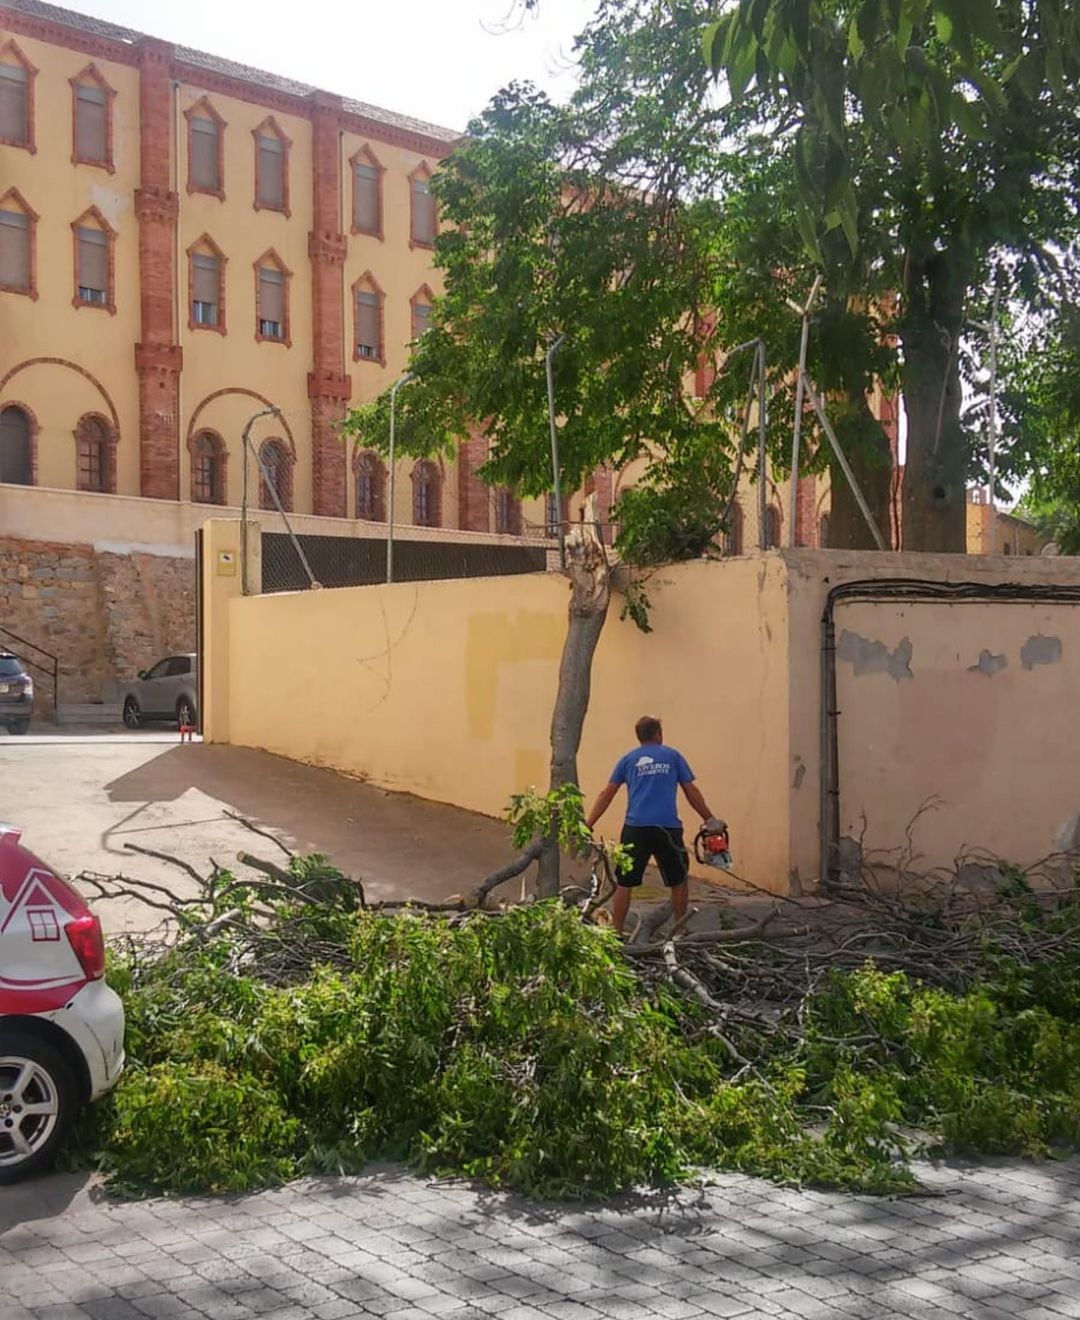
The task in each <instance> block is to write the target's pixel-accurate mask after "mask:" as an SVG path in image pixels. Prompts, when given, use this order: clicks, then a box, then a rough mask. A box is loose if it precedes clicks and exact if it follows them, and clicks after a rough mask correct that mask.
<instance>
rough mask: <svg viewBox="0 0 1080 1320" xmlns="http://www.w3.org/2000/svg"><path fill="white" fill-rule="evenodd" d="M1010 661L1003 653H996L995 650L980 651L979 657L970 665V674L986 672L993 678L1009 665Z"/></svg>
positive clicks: (988, 676) (987, 675)
mask: <svg viewBox="0 0 1080 1320" xmlns="http://www.w3.org/2000/svg"><path fill="white" fill-rule="evenodd" d="M1008 664H1009V661H1008V659H1007V658H1006V657H1005V656H1003V655H995V654H994V652H993V651H986V650H983V651H980V652H979V659H978V661H977V662H976V663H975V664H973V665H968V673H969V674H985V675H986V677H987V678H993V677H994V675H995V674H1000V673H1001V671H1002V670H1003V669H1005V668H1007V667H1008Z"/></svg>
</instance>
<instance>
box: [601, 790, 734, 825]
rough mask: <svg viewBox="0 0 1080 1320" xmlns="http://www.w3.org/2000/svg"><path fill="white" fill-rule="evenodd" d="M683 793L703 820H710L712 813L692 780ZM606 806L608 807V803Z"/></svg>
mask: <svg viewBox="0 0 1080 1320" xmlns="http://www.w3.org/2000/svg"><path fill="white" fill-rule="evenodd" d="M682 791H683V792H684V793H685V794H686V800H687V802H689V803H690V805H691V806H692V807H693V808H694V810H695V811H696V812H697V814H698V815H699V816H700V817H701V819H702V820H708V819H709V817H710V816H711V815H712V812H711V811H710V810H709V807H708V804H707V803H706V801H705V799H704V798H703V797H702V795H701V789H700V788H698V786H697V784H695V783H694V782H693V781H692V780H691V781H690V782H689V783H686V784H683V786H682ZM604 805H605V806H606V805H607V803H605V804H604Z"/></svg>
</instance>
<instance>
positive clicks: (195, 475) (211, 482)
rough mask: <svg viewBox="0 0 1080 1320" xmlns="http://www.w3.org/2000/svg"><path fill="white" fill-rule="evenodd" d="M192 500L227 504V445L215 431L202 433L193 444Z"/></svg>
mask: <svg viewBox="0 0 1080 1320" xmlns="http://www.w3.org/2000/svg"><path fill="white" fill-rule="evenodd" d="M191 499H192V501H193V503H195V504H224V503H225V444H224V442H223V440H222V439H221V436H220V435H217V434H216V432H214V431H200V432H199V434H198V435H197V436H196V437H195V439H194V440H193V441H192V443H191Z"/></svg>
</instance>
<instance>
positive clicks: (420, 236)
mask: <svg viewBox="0 0 1080 1320" xmlns="http://www.w3.org/2000/svg"><path fill="white" fill-rule="evenodd" d="M412 236H413V241H414V242H417V243H433V242H434V241H435V199H434V197H432V195H431V184H430V183H428V181H427V179H413V186H412Z"/></svg>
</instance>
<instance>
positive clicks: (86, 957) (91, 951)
mask: <svg viewBox="0 0 1080 1320" xmlns="http://www.w3.org/2000/svg"><path fill="white" fill-rule="evenodd" d="M64 930H65V931H66V932H67V937H68V943H69V944H70V945H71V947H72V948H73V949H74V950H75V957H76V958H78V960H79V965H80V966H81V967H82V969H83V971H84V972H85V973H86V977H87V980H89V981H100V980H101V978H102V977H103V976H104V975H105V937H104V936H103V935H102V933H101V922H100V921H98V919H97V917H95V916H93V915H92V914H91V915H90V916H86V917H76V918H75V920H74V921H69V922H68V923H67V925H66V926H65V927H64Z"/></svg>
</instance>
